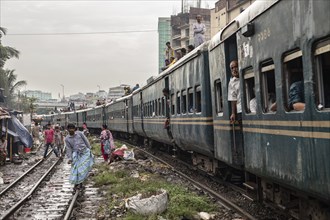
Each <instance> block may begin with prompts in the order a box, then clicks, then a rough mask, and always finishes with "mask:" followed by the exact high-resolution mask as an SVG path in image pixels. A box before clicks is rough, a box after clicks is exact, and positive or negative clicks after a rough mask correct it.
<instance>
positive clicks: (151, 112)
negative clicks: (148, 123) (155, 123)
mask: <svg viewBox="0 0 330 220" xmlns="http://www.w3.org/2000/svg"><path fill="white" fill-rule="evenodd" d="M154 104H155V103H154V101H151V102H150V110H151V111H150V116H154V115H155V105H154Z"/></svg>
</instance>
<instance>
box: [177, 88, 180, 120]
mask: <svg viewBox="0 0 330 220" xmlns="http://www.w3.org/2000/svg"><path fill="white" fill-rule="evenodd" d="M176 114H177V115H180V114H181V92H180V91H179V92H176Z"/></svg>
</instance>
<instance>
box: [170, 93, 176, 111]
mask: <svg viewBox="0 0 330 220" xmlns="http://www.w3.org/2000/svg"><path fill="white" fill-rule="evenodd" d="M171 101H172V108H171V114H172V115H174V114H175V96H174V94H173V93H172V94H171Z"/></svg>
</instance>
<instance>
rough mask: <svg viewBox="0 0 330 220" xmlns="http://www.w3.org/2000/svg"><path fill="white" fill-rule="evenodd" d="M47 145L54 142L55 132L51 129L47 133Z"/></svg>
mask: <svg viewBox="0 0 330 220" xmlns="http://www.w3.org/2000/svg"><path fill="white" fill-rule="evenodd" d="M45 137H46V143H47V144H49V143H52V142H53V141H54V130H53V129H49V130H46V131H45Z"/></svg>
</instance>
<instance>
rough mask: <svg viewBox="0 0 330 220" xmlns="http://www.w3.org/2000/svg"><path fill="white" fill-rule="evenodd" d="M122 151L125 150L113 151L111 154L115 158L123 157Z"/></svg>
mask: <svg viewBox="0 0 330 220" xmlns="http://www.w3.org/2000/svg"><path fill="white" fill-rule="evenodd" d="M124 151H125V150H115V151H114V152H113V153H112V154H113V155H116V156H120V157H123V156H124Z"/></svg>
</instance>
